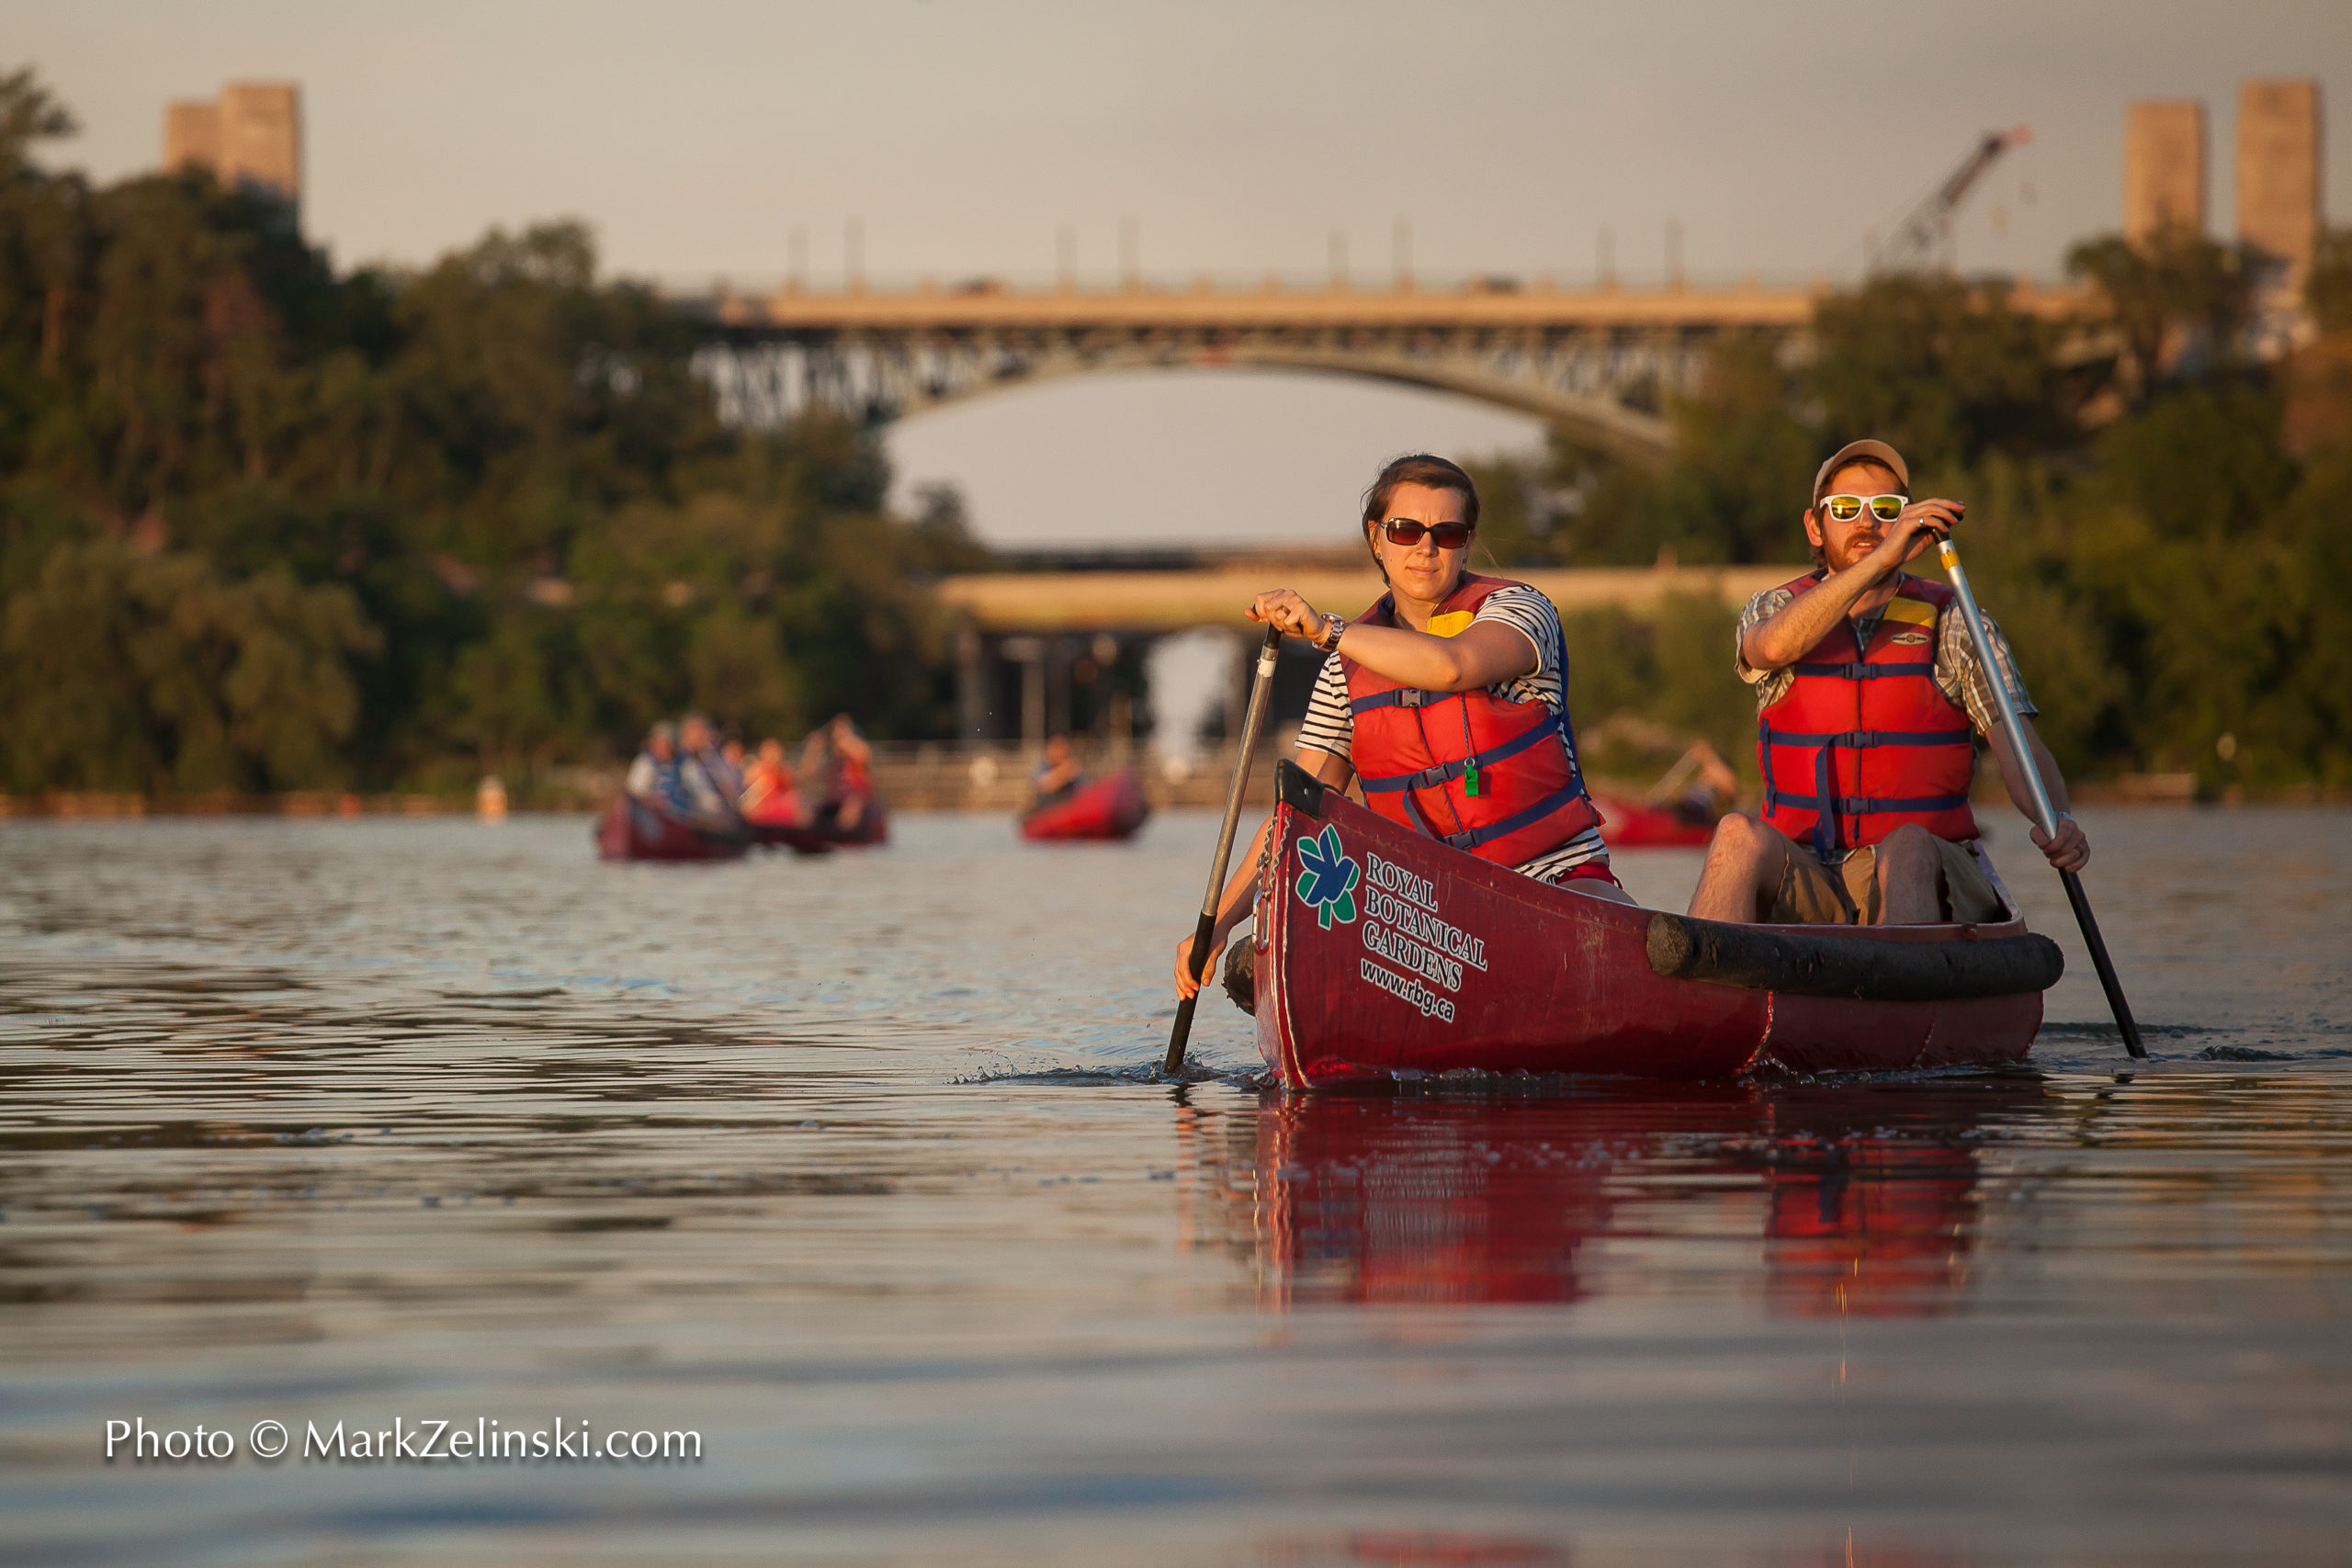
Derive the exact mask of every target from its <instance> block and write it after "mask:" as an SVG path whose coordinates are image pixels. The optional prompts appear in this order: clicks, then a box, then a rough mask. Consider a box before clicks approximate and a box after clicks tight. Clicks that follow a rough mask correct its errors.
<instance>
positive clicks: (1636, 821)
mask: <svg viewBox="0 0 2352 1568" xmlns="http://www.w3.org/2000/svg"><path fill="white" fill-rule="evenodd" d="M1592 803H1593V805H1595V806H1597V807H1600V818H1601V820H1600V836H1601V837H1602V838H1603V839H1606V840H1608V841H1609V847H1610V848H1611V849H1612V850H1664V849H1701V850H1702V849H1705V848H1706V847H1707V840H1710V839H1712V838H1713V837H1714V836H1715V825H1714V824H1713V822H1693V821H1691V819H1690V818H1687V817H1685V816H1683V815H1682V814H1681V813H1680V812H1679V811H1676V810H1674V809H1673V808H1672V807H1665V806H1648V805H1645V804H1643V803H1641V802H1639V801H1632V800H1622V799H1619V798H1616V797H1615V796H1612V795H1594V796H1593V797H1592Z"/></svg>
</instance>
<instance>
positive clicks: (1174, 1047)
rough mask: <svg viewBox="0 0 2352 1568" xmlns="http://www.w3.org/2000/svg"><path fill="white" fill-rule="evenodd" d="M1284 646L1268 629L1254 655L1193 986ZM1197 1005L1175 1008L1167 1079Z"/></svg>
mask: <svg viewBox="0 0 2352 1568" xmlns="http://www.w3.org/2000/svg"><path fill="white" fill-rule="evenodd" d="M1282 645H1283V633H1282V628H1281V627H1280V626H1268V627H1267V628H1266V640H1265V641H1264V642H1263V643H1262V644H1261V645H1260V646H1259V649H1258V673H1257V675H1256V677H1255V678H1254V679H1253V680H1252V681H1251V682H1250V712H1249V716H1247V717H1245V718H1244V719H1243V720H1242V721H1241V753H1240V755H1239V756H1238V757H1236V758H1235V759H1234V760H1233V786H1232V787H1231V788H1230V789H1228V790H1227V792H1226V796H1225V827H1224V828H1223V829H1221V830H1220V831H1219V832H1218V834H1217V836H1216V863H1214V864H1213V865H1211V866H1210V867H1209V890H1208V891H1207V892H1206V893H1204V894H1203V895H1202V896H1201V923H1200V924H1199V925H1198V926H1196V927H1194V928H1193V953H1192V957H1191V959H1190V960H1189V966H1190V968H1191V970H1192V973H1193V984H1195V985H1198V984H1199V983H1200V978H1201V971H1202V970H1204V969H1205V968H1207V967H1208V962H1209V941H1210V938H1211V937H1212V936H1213V935H1214V934H1215V932H1216V900H1217V895H1218V894H1220V893H1222V892H1224V891H1225V868H1226V863H1227V862H1228V861H1230V860H1232V858H1233V830H1234V829H1235V828H1236V827H1237V826H1238V825H1239V823H1240V821H1241V794H1242V791H1243V790H1244V789H1246V788H1247V787H1248V786H1249V784H1250V761H1251V760H1252V759H1253V758H1255V757H1256V756H1257V754H1258V731H1259V730H1260V729H1261V728H1263V727H1264V725H1265V722H1266V694H1267V693H1268V692H1269V691H1270V690H1272V686H1273V683H1274V660H1275V657H1276V656H1277V655H1278V654H1279V653H1280V652H1281V651H1282ZM1200 999H1201V994H1200V992H1198V991H1194V992H1193V994H1192V995H1191V996H1189V997H1186V998H1184V999H1183V1000H1182V1001H1181V1002H1179V1003H1177V1004H1176V1026H1175V1028H1173V1029H1171V1030H1170V1031H1169V1033H1168V1060H1167V1061H1166V1062H1165V1063H1163V1064H1162V1065H1161V1070H1162V1071H1163V1072H1166V1073H1168V1074H1169V1075H1170V1077H1173V1076H1174V1075H1175V1074H1177V1073H1180V1072H1182V1071H1183V1069H1184V1042H1185V1041H1186V1040H1187V1039H1188V1038H1190V1036H1191V1035H1192V1032H1193V1007H1194V1006H1195V1005H1197V1004H1198V1003H1199V1001H1200Z"/></svg>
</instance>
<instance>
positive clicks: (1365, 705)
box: [1348, 686, 1461, 714]
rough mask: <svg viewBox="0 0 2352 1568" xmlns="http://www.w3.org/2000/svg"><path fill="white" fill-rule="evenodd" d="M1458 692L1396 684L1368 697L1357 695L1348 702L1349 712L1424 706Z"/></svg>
mask: <svg viewBox="0 0 2352 1568" xmlns="http://www.w3.org/2000/svg"><path fill="white" fill-rule="evenodd" d="M1460 695H1461V693H1459V692H1428V691H1423V690H1422V689H1421V688H1420V687H1419V686H1396V687H1392V688H1390V689H1389V690H1387V691H1385V692H1374V693H1373V694H1372V695H1370V696H1368V697H1358V698H1356V699H1355V700H1354V701H1352V702H1351V703H1349V704H1348V711H1349V712H1350V713H1351V714H1356V713H1370V712H1371V711H1372V710H1373V709H1374V708H1425V707H1427V706H1429V705H1430V704H1431V703H1442V702H1443V701H1444V700H1445V699H1446V698H1448V697H1458V696H1460Z"/></svg>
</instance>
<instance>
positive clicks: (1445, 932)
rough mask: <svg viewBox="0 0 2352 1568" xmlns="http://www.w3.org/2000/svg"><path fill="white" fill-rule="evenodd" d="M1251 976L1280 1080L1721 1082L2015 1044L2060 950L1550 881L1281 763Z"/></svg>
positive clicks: (2018, 929) (1997, 1055)
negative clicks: (1762, 922)
mask: <svg viewBox="0 0 2352 1568" xmlns="http://www.w3.org/2000/svg"><path fill="white" fill-rule="evenodd" d="M1279 796H1280V799H1279V803H1278V804H1277V805H1276V807H1275V809H1274V826H1273V834H1274V837H1273V842H1274V844H1275V846H1276V852H1275V853H1273V854H1272V855H1270V856H1269V857H1268V859H1267V876H1266V880H1265V882H1264V883H1263V884H1262V885H1261V890H1260V891H1261V901H1260V904H1259V911H1258V933H1257V938H1256V942H1255V944H1254V946H1253V947H1252V948H1251V949H1250V967H1251V969H1252V970H1253V972H1254V979H1253V980H1251V981H1250V982H1249V984H1250V986H1251V987H1252V989H1251V991H1250V993H1248V994H1251V995H1253V996H1254V999H1255V1002H1256V1008H1255V1011H1256V1013H1257V1018H1258V1046H1259V1049H1260V1051H1261V1052H1262V1053H1263V1054H1264V1055H1265V1058H1266V1062H1267V1065H1268V1066H1271V1067H1272V1068H1273V1069H1274V1070H1275V1071H1276V1072H1277V1073H1279V1074H1280V1075H1281V1077H1282V1080H1283V1083H1284V1084H1285V1085H1287V1086H1289V1087H1291V1088H1293V1089H1308V1088H1317V1087H1321V1086H1325V1085H1331V1084H1341V1083H1347V1082H1351V1081H1367V1080H1378V1079H1385V1078H1390V1077H1394V1076H1395V1075H1397V1074H1399V1073H1440V1072H1448V1071H1453V1070H1456V1069H1474V1070H1478V1071H1484V1072H1495V1073H1513V1072H1534V1073H1600V1074H1615V1075H1623V1076H1630V1077H1655V1078H1716V1077H1729V1076H1731V1075H1734V1074H1736V1073H1739V1072H1742V1071H1745V1070H1747V1068H1749V1067H1751V1066H1758V1065H1759V1064H1761V1063H1764V1062H1767V1061H1771V1062H1778V1063H1780V1064H1781V1065H1782V1066H1787V1067H1790V1068H1792V1069H1795V1070H1797V1071H1800V1072H1886V1071H1894V1070H1897V1069H1902V1068H1913V1067H1930V1066H1956V1065H1961V1064H1975V1063H1995V1062H2011V1061H2016V1060H2018V1059H2019V1058H2021V1057H2022V1056H2024V1055H2025V1054H2026V1052H2027V1051H2028V1050H2029V1049H2030V1047H2031V1046H2032V1044H2033V1037H2034V1035H2035V1033H2036V1032H2038V1031H2039V1030H2040V1029H2041V993H2042V992H2043V991H2044V990H2045V989H2047V988H2048V987H2050V986H2051V985H2052V984H2053V983H2054V982H2055V981H2056V979H2057V977H2058V974H2059V971H2060V969H2061V968H2062V967H2063V961H2062V959H2061V957H2060V955H2059V952H2058V949H2057V946H2056V944H2054V943H2052V942H2051V941H2050V940H2049V939H2048V938H2047V937H2041V936H2034V935H2029V934H2028V933H2027V932H2026V930H2025V926H2024V922H2023V921H2021V920H2017V919H2010V920H2008V921H2006V922H2003V923H2001V924H1997V925H1984V926H1965V925H1934V926H1860V927H1856V926H1840V927H1838V928H1836V929H1835V930H1834V931H1832V930H1828V929H1826V928H1822V927H1818V926H1814V927H1806V926H1743V925H1726V924H1721V923H1718V922H1715V921H1712V920H1694V919H1689V918H1687V917H1685V916H1681V915H1672V914H1664V913H1661V912H1659V911H1657V910H1653V909H1643V908H1634V907H1633V906H1631V905H1625V904H1614V903H1611V902H1608V901H1607V900H1604V899H1600V898H1591V897H1586V896H1585V895H1583V894H1580V893H1571V892H1568V891H1566V889H1564V888H1558V887H1553V886H1546V885H1544V884H1543V883H1538V882H1535V881H1533V880H1532V879H1530V878H1528V877H1524V876H1521V875H1519V874H1516V873H1513V872H1510V871H1508V870H1505V869H1503V868H1502V867H1499V866H1495V865H1489V864H1488V863H1486V862H1485V861H1481V860H1478V859H1476V857H1474V856H1471V855H1468V854H1464V853H1463V852H1461V851H1459V850H1454V849H1450V848H1448V847H1446V846H1445V845H1443V844H1442V843H1440V842H1438V841H1437V840H1434V839H1430V838H1427V837H1424V836H1422V835H1420V834H1418V833H1413V832H1409V831H1408V830H1406V829H1402V828H1399V827H1397V826H1396V825H1395V824H1393V823H1391V822H1388V821H1386V820H1385V819H1384V818H1379V817H1376V816H1374V814H1373V813H1371V812H1370V811H1367V810H1365V809H1364V808H1363V807H1360V806H1357V805H1355V804H1354V803H1353V802H1351V801H1350V800H1348V799H1347V798H1346V797H1345V796H1343V795H1340V794H1339V793H1337V792H1336V791H1332V790H1328V789H1326V788H1324V786H1323V785H1321V784H1318V783H1317V782H1316V781H1315V780H1314V779H1313V778H1312V777H1310V776H1309V775H1308V774H1306V773H1304V772H1302V771H1301V770H1300V769H1299V768H1298V767H1297V766H1296V764H1295V763H1290V762H1285V763H1283V765H1282V767H1281V769H1280V784H1279Z"/></svg>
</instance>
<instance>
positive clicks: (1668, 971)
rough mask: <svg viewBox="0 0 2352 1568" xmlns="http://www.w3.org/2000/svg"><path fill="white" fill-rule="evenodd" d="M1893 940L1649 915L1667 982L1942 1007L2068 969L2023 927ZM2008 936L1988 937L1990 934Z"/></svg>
mask: <svg viewBox="0 0 2352 1568" xmlns="http://www.w3.org/2000/svg"><path fill="white" fill-rule="evenodd" d="M1912 929H1913V930H1914V931H1918V932H1919V933H1920V937H1919V939H1917V940H1909V941H1891V940H1888V939H1886V938H1884V937H1870V936H1862V935H1859V934H1854V933H1851V932H1848V931H1820V930H1815V929H1812V928H1808V927H1802V926H1779V927H1773V926H1758V925H1736V924H1730V923H1727V922H1724V921H1721V920H1702V919H1693V918H1692V917H1691V916H1688V915H1675V914H1668V913H1666V912H1665V911H1660V912H1659V913H1657V914H1655V915H1653V916H1651V917H1650V924H1649V931H1648V933H1647V936H1646V939H1645V943H1646V946H1647V948H1648V952H1649V960H1650V968H1651V970H1652V971H1653V972H1654V973H1656V974H1657V975H1658V976H1662V977H1664V978H1666V979H1669V980H1689V981H1693V982H1696V983H1698V984H1701V985H1713V986H1736V987H1741V988H1743V989H1746V990H1751V991H1772V992H1777V993H1779V994H1781V995H1783V996H1796V997H1850V998H1854V999H1855V1000H1857V1001H1872V1002H1944V1001H1957V1000H1961V999H1962V998H1973V997H2010V996H2019V995H2022V994H2024V993H2025V992H2028V991H2034V992H2040V991H2046V990H2048V989H2049V988H2050V987H2052V986H2054V985H2056V984H2057V983H2058V977H2059V976H2061V975H2063V974H2064V973H2065V969H2066V959H2065V955H2064V953H2061V952H2060V951H2059V948H2058V944H2057V943H2056V942H2052V941H2051V940H2050V939H2049V938H2048V937H2046V936H2043V935H2041V933H2039V932H2037V931H2025V930H2023V929H2022V926H2021V925H2019V926H2018V927H2017V928H2016V929H2014V930H2012V929H2011V928H2010V926H2009V925H2007V924H2005V925H2003V926H2000V927H1984V928H1980V927H1975V926H1966V925H1946V926H1928V927H1915V928H1912ZM1986 931H1990V932H1994V933H2006V934H1980V933H1982V932H1986Z"/></svg>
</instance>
